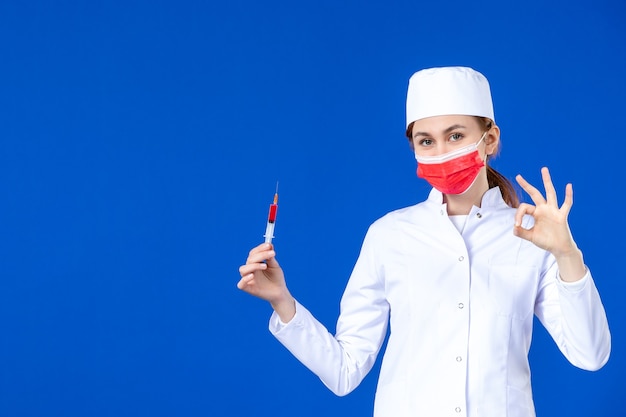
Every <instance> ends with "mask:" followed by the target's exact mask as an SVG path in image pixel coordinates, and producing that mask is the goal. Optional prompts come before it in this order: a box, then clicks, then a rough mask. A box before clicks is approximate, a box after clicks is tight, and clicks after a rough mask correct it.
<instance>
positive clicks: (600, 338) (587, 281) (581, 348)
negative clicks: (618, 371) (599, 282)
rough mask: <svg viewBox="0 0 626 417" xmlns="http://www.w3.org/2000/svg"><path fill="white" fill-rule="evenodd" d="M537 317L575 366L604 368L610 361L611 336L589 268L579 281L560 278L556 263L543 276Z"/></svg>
mask: <svg viewBox="0 0 626 417" xmlns="http://www.w3.org/2000/svg"><path fill="white" fill-rule="evenodd" d="M543 282H544V285H543V287H542V288H540V291H539V295H538V298H537V303H536V304H535V314H536V315H537V318H538V319H539V320H540V321H541V323H542V324H543V325H544V326H545V328H546V329H547V330H548V332H549V333H550V335H551V336H552V338H553V339H554V341H555V342H556V344H557V345H558V347H559V349H560V350H561V352H562V353H563V355H565V357H566V358H567V360H569V361H570V362H571V363H572V364H573V365H574V366H577V367H579V368H581V369H585V370H588V371H595V370H598V369H600V368H601V367H602V366H604V364H606V362H607V361H608V360H609V356H610V353H611V333H610V331H609V325H608V321H607V317H606V313H605V311H604V306H603V305H602V301H601V299H600V295H599V293H598V290H597V289H596V286H595V283H594V281H593V278H592V276H591V272H590V271H589V269H587V273H586V274H585V276H584V277H583V278H582V279H581V280H579V281H577V282H572V283H569V282H564V281H562V280H561V279H560V277H559V273H558V268H557V266H556V263H553V264H552V266H551V267H550V268H549V269H548V270H547V273H546V274H545V276H544V277H543Z"/></svg>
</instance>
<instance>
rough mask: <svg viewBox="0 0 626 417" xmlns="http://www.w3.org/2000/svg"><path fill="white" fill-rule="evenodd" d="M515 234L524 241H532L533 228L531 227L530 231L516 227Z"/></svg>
mask: <svg viewBox="0 0 626 417" xmlns="http://www.w3.org/2000/svg"><path fill="white" fill-rule="evenodd" d="M513 234H514V235H515V236H517V237H520V238H522V239H524V240H528V241H532V235H533V228H532V227H531V228H530V229H524V228H523V227H521V226H515V227H514V228H513Z"/></svg>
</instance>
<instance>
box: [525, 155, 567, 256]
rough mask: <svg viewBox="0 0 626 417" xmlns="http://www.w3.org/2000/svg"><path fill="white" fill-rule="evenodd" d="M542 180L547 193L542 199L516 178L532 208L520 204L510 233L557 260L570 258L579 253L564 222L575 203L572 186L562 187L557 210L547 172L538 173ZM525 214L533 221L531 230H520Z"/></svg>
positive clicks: (529, 186)
mask: <svg viewBox="0 0 626 417" xmlns="http://www.w3.org/2000/svg"><path fill="white" fill-rule="evenodd" d="M541 177H542V178H543V186H544V188H545V190H546V196H545V198H544V197H543V195H542V194H541V192H540V191H539V190H537V189H536V188H535V187H533V186H532V185H530V184H529V183H528V182H527V181H526V180H525V179H524V178H522V176H521V175H518V176H517V177H515V179H516V180H517V182H518V184H519V185H520V186H521V187H522V188H523V189H524V191H526V192H527V193H528V195H529V196H530V198H532V200H533V202H534V203H535V205H534V206H533V205H532V204H527V203H522V204H520V206H519V207H518V209H517V212H516V213H515V227H514V229H513V233H514V234H515V235H516V236H519V237H521V238H522V239H526V240H528V241H530V242H532V243H534V244H535V245H537V246H539V247H540V248H542V249H545V250H547V251H549V252H551V253H552V254H553V255H554V256H555V257H557V258H559V257H562V256H571V255H572V254H574V253H577V252H578V247H577V246H576V243H575V242H574V239H573V237H572V234H571V231H570V228H569V224H568V222H567V216H568V215H569V211H570V209H571V208H572V203H573V201H574V191H573V189H572V184H567V186H566V187H565V201H564V202H563V205H562V206H561V207H560V208H559V206H558V201H557V197H556V191H555V189H554V185H553V184H552V179H551V178H550V172H549V171H548V168H545V167H544V168H542V169H541ZM525 214H528V215H531V216H533V217H534V219H535V224H534V225H533V226H532V227H531V228H530V229H524V228H523V227H522V218H523V217H524V215H525Z"/></svg>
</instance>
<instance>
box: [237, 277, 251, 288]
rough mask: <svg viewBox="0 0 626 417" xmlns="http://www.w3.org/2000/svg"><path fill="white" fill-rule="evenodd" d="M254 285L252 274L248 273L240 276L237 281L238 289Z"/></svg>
mask: <svg viewBox="0 0 626 417" xmlns="http://www.w3.org/2000/svg"><path fill="white" fill-rule="evenodd" d="M252 285H254V274H249V275H246V276H243V277H241V279H240V280H239V282H238V283H237V288H239V289H240V290H245V289H246V288H247V287H250V286H252Z"/></svg>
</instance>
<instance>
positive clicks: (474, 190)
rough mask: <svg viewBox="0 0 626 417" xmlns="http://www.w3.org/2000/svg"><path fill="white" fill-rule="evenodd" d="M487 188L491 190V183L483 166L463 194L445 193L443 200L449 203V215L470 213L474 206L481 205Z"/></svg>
mask: <svg viewBox="0 0 626 417" xmlns="http://www.w3.org/2000/svg"><path fill="white" fill-rule="evenodd" d="M487 190H489V183H488V182H487V174H486V171H485V170H484V168H483V170H482V171H481V172H480V173H479V174H478V178H476V181H474V184H472V186H471V187H470V188H469V190H467V191H466V192H464V193H463V194H444V196H443V201H444V202H445V203H446V205H447V210H448V215H450V216H454V215H460V214H461V215H462V214H469V212H470V211H471V210H472V207H473V206H476V207H480V204H481V201H482V199H483V195H484V194H485V193H486V192H487Z"/></svg>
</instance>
